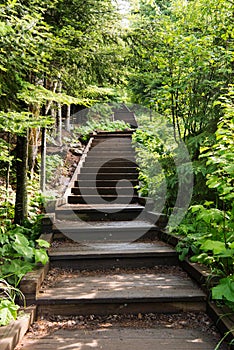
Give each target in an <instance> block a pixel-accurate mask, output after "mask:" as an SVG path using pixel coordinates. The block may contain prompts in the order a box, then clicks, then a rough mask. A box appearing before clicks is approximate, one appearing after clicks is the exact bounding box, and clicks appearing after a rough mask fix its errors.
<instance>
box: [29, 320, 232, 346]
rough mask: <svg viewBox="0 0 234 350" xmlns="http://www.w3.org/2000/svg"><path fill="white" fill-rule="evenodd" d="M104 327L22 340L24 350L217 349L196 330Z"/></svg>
mask: <svg viewBox="0 0 234 350" xmlns="http://www.w3.org/2000/svg"><path fill="white" fill-rule="evenodd" d="M103 323H104V325H103V324H102V325H101V326H99V327H97V328H92V329H79V328H74V329H71V328H68V329H66V328H65V329H64V328H61V329H58V330H56V331H55V332H53V333H52V334H49V335H45V336H43V337H40V338H39V339H37V340H35V339H29V340H25V342H24V344H23V345H24V346H23V350H32V349H33V350H45V349H46V350H69V349H70V350H92V349H103V350H120V349H121V350H131V349H134V350H144V349H149V350H162V349H163V350H214V349H215V347H216V345H217V339H215V338H214V336H213V335H212V334H209V333H207V332H202V331H201V330H199V329H176V328H174V327H165V326H164V327H162V326H158V325H157V327H155V328H154V327H152V325H151V324H150V325H149V326H148V328H141V327H139V328H137V329H136V328H134V327H133V328H131V327H124V328H123V327H116V326H112V325H111V322H107V324H106V325H105V323H106V322H103ZM110 325H111V327H110ZM150 327H152V328H150ZM33 338H34V337H33ZM223 349H227V348H226V347H223V344H221V346H220V347H219V350H223Z"/></svg>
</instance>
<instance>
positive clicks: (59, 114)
mask: <svg viewBox="0 0 234 350" xmlns="http://www.w3.org/2000/svg"><path fill="white" fill-rule="evenodd" d="M61 91H62V83H61V81H59V85H58V93H61ZM57 140H58V143H59V146H62V105H61V103H60V102H58V127H57Z"/></svg>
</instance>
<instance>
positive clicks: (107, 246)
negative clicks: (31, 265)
mask: <svg viewBox="0 0 234 350" xmlns="http://www.w3.org/2000/svg"><path fill="white" fill-rule="evenodd" d="M154 253H155V254H165V253H169V254H175V255H176V252H175V249H173V248H171V247H170V246H168V245H167V244H165V243H162V242H155V243H141V242H139V243H123V242H114V243H108V242H105V243H103V242H99V241H98V242H87V243H86V244H74V243H73V245H71V243H66V242H65V243H63V244H62V245H58V246H55V247H52V248H50V250H49V255H50V257H57V256H60V255H64V254H66V255H79V256H82V257H84V256H87V257H89V256H97V257H99V258H100V257H102V256H107V255H116V254H118V256H120V255H121V256H126V255H129V254H134V255H135V254H140V255H147V254H148V255H150V254H154Z"/></svg>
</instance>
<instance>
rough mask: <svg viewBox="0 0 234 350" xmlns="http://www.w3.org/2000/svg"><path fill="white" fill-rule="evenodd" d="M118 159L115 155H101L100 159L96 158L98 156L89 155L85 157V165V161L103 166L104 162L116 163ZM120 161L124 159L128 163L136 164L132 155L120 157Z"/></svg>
mask: <svg viewBox="0 0 234 350" xmlns="http://www.w3.org/2000/svg"><path fill="white" fill-rule="evenodd" d="M117 159H118V157H117V156H116V155H108V154H104V155H102V157H99V156H98V154H97V155H94V154H90V155H88V156H87V157H86V161H85V162H86V163H87V161H90V162H92V163H93V162H95V161H96V162H97V161H98V162H99V164H100V163H101V164H104V163H106V162H108V161H111V162H112V161H116V160H117ZM122 159H124V161H128V162H129V161H130V162H133V163H134V162H136V157H135V156H134V155H133V154H131V155H128V156H126V157H122Z"/></svg>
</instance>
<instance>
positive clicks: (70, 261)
mask: <svg viewBox="0 0 234 350" xmlns="http://www.w3.org/2000/svg"><path fill="white" fill-rule="evenodd" d="M96 237H98V238H100V237H99V236H98V235H97V236H96ZM85 238H86V239H84V240H82V241H80V242H82V243H83V242H84V244H81V245H80V246H76V245H74V246H73V247H72V246H71V244H69V245H68V246H66V244H64V245H59V246H58V247H56V248H51V249H50V251H49V257H50V266H51V267H55V268H57V267H58V268H71V269H78V270H89V271H93V270H104V269H105V270H108V269H113V268H126V266H127V267H128V268H143V267H147V268H151V267H154V266H155V265H175V264H177V263H178V258H177V254H176V252H175V250H174V249H172V248H170V247H169V246H167V245H166V244H162V243H161V242H160V244H157V242H155V243H131V242H127V243H124V241H123V242H121V243H119V241H118V242H114V243H110V242H109V241H107V242H106V241H105V243H101V242H100V240H99V241H97V242H96V241H95V240H94V241H92V240H91V239H90V237H89V236H88V235H86V237H85Z"/></svg>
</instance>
